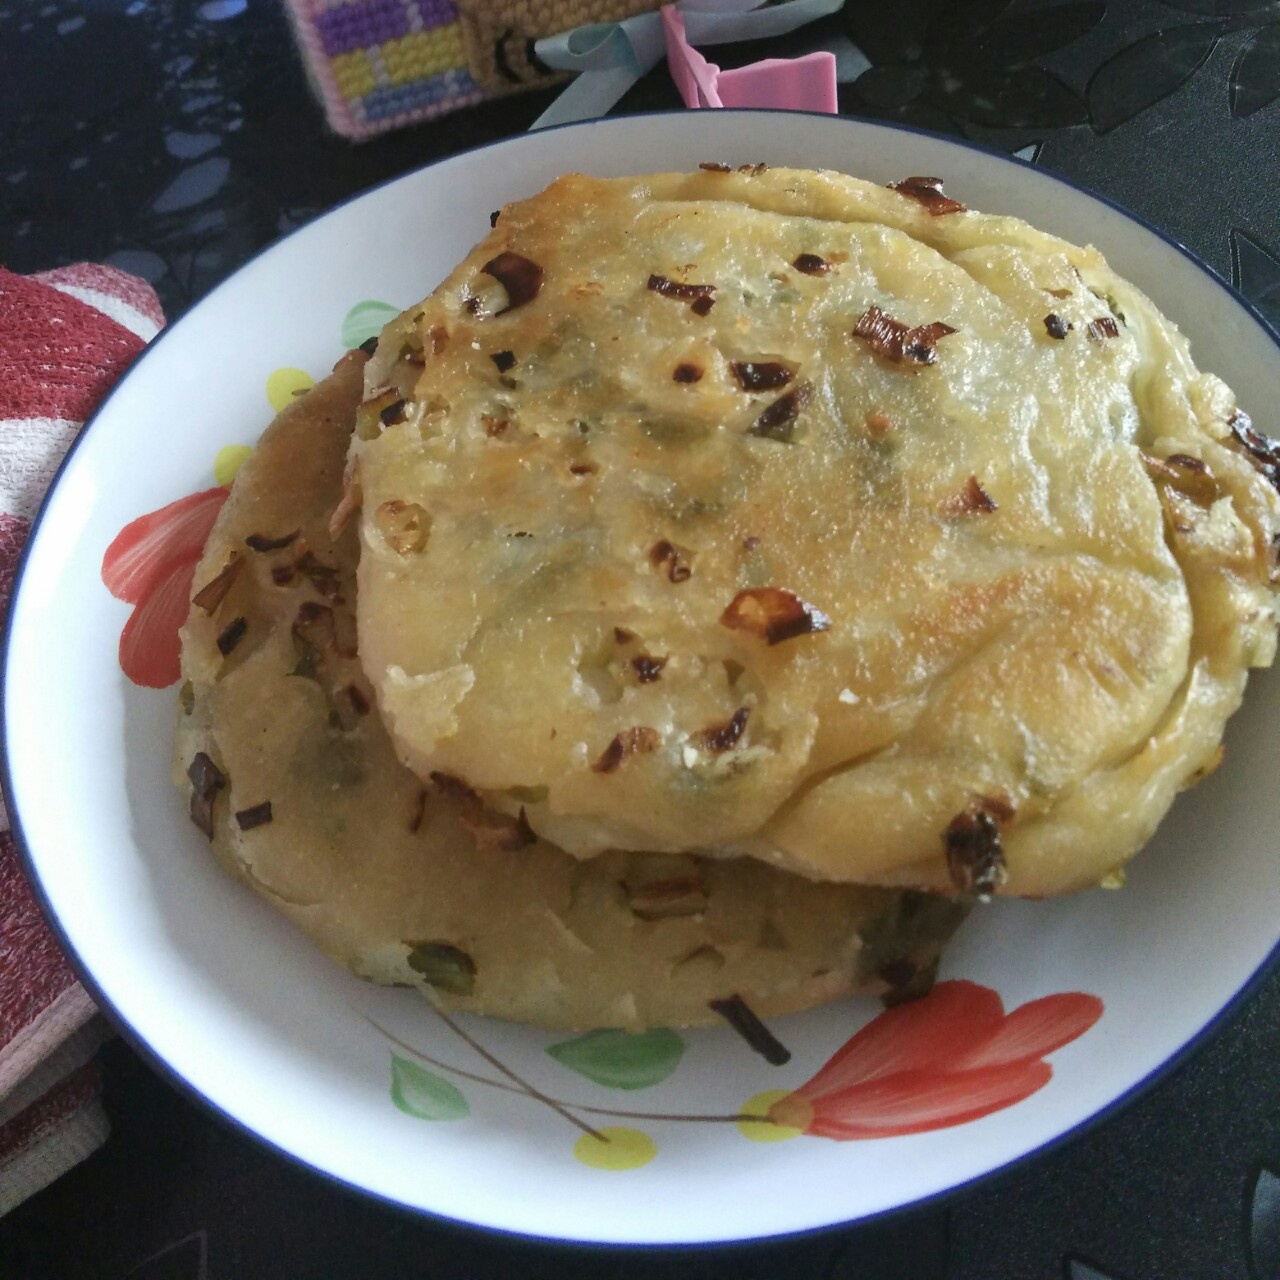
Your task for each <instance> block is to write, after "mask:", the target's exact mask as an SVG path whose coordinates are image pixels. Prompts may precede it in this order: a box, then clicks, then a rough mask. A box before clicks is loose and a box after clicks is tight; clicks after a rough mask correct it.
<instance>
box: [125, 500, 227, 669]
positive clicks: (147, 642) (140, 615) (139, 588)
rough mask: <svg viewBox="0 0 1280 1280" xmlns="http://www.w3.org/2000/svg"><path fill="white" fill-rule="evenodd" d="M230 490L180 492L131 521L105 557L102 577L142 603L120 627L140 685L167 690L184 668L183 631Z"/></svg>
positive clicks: (128, 660) (129, 665)
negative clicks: (207, 543)
mask: <svg viewBox="0 0 1280 1280" xmlns="http://www.w3.org/2000/svg"><path fill="white" fill-rule="evenodd" d="M229 492H230V491H229V490H227V489H221V488H219V489H206V490H205V491H204V492H203V493H195V494H192V495H191V497H189V498H179V499H178V501H177V502H171V503H169V505H168V506H167V507H161V508H160V510H159V511H152V512H151V513H150V514H148V515H145V516H139V517H138V519H136V520H134V521H132V522H131V523H129V524H127V525H125V527H124V528H123V529H121V530H120V532H119V534H117V535H116V539H115V541H114V542H112V544H111V545H110V546H109V547H108V548H107V551H106V554H105V555H104V556H103V557H102V581H103V583H104V584H105V585H106V588H107V590H108V591H110V592H111V594H112V595H113V596H115V597H116V598H117V599H119V600H124V601H127V602H128V603H129V604H132V605H136V606H137V607H136V608H135V609H134V611H133V613H132V615H131V616H130V618H129V621H128V622H127V623H125V628H124V630H123V631H122V632H121V633H120V667H121V670H123V671H124V673H125V675H126V676H128V677H129V679H130V680H132V681H133V683H134V684H141V685H146V686H147V688H149V689H163V688H164V687H165V686H166V685H171V684H173V683H174V681H176V680H177V678H178V675H179V673H180V666H179V660H178V659H179V653H180V646H179V641H178V630H179V628H180V627H181V626H182V624H183V623H184V622H186V620H187V610H188V608H189V606H190V601H191V583H192V580H193V579H194V577H195V573H196V565H197V564H198V563H199V561H200V556H201V554H202V553H203V552H204V544H205V541H206V540H207V538H208V537H209V530H210V529H212V528H213V522H214V520H215V519H216V518H217V515H218V512H219V511H220V510H221V509H222V504H223V503H224V502H226V500H227V494H228V493H229Z"/></svg>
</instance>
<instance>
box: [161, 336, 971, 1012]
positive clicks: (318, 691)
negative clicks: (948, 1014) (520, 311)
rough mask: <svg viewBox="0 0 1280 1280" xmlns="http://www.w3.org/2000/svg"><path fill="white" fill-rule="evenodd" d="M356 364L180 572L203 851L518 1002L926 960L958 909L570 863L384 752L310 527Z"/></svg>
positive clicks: (638, 858) (786, 997) (339, 555)
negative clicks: (191, 567)
mask: <svg viewBox="0 0 1280 1280" xmlns="http://www.w3.org/2000/svg"><path fill="white" fill-rule="evenodd" d="M362 365H363V357H362V356H361V355H359V353H352V355H351V356H349V357H347V359H346V360H344V361H343V362H342V363H340V364H339V366H338V367H337V369H336V370H335V373H334V376H333V377H332V378H330V379H327V380H326V381H325V382H322V383H320V384H319V385H318V386H317V387H316V388H315V389H314V390H312V391H311V392H310V393H309V394H308V395H307V396H305V397H303V398H302V399H301V400H300V401H298V402H297V403H296V404H294V405H293V406H291V407H290V408H288V409H287V410H286V411H285V412H284V413H283V414H282V415H281V416H280V418H279V419H277V421H276V422H275V424H274V425H273V426H272V427H271V428H270V429H269V430H268V431H267V433H266V434H265V435H264V437H263V439H262V441H261V442H260V444H259V445H258V447H257V449H256V451H255V453H254V455H253V456H252V457H251V458H250V460H249V461H248V462H247V463H246V464H245V465H244V467H243V468H242V469H241V471H240V474H239V475H238V477H237V479H236V483H235V487H234V490H233V492H232V495H231V497H230V499H229V500H228V502H227V504H226V506H225V507H224V508H223V511H222V513H221V515H220V517H219V520H218V523H217V525H216V526H215V528H214V531H213V534H212V536H211V538H210V540H209V544H208V547H207V548H206V552H205V556H204V560H203V562H202V563H201V565H200V568H199V570H198V572H197V576H196V586H197V588H209V584H211V583H212V584H216V585H215V586H214V587H213V588H212V589H210V590H209V591H207V592H204V593H202V594H199V595H198V598H199V599H200V600H201V602H202V604H203V605H204V606H205V607H201V605H196V606H194V607H193V609H192V611H191V617H190V619H189V621H188V624H187V626H186V628H185V630H184V633H183V635H184V644H183V676H184V681H185V683H184V686H183V693H182V709H181V711H180V714H179V723H178V732H177V747H176V755H175V777H176V779H177V781H178V782H179V785H180V786H181V787H182V788H183V790H184V792H186V793H188V794H190V793H192V791H193V781H194V782H195V787H194V790H195V791H197V792H199V793H200V794H201V795H204V796H205V797H206V798H207V800H208V802H209V803H208V804H207V805H206V806H205V808H204V810H203V812H202V811H201V805H200V800H199V797H198V796H197V798H196V801H195V811H194V812H195V816H196V817H197V818H198V819H199V820H200V821H202V822H207V823H208V824H209V826H210V829H211V831H212V840H213V849H214V852H215V854H216V855H217V857H218V859H219V860H220V862H221V863H222V864H223V865H224V866H225V867H226V868H227V869H228V870H230V871H231V872H232V873H233V874H235V875H236V876H237V877H238V878H239V879H241V880H243V881H244V882H245V883H246V884H248V885H249V886H251V887H252V888H253V889H254V890H256V891H257V892H258V893H260V894H261V895H263V897H265V898H266V899H267V901H269V902H270V903H271V904H272V905H273V906H275V907H276V908H278V909H279V910H280V911H282V912H283V913H284V914H285V915H287V916H289V917H290V918H291V919H292V920H293V921H295V922H296V923H297V925H298V926H299V927H300V928H301V929H302V930H303V931H304V932H305V933H306V934H308V935H309V936H310V937H311V938H312V939H313V940H314V941H316V942H317V943H318V944H319V945H320V946H321V947H323V948H324V950H325V951H327V952H328V953H329V954H330V955H331V956H333V957H334V958H335V959H337V960H338V961H340V962H341V963H342V964H344V965H346V966H348V967H349V968H351V969H352V970H354V971H355V972H356V973H357V974H359V975H361V976H363V977H366V978H370V979H372V980H374V981H377V982H382V983H405V984H410V985H415V986H419V987H422V988H427V989H429V990H430V991H431V992H432V993H433V994H434V995H435V997H436V998H438V999H439V1000H441V1001H442V1002H443V1003H445V1004H448V1005H449V1006H451V1007H454V1008H459V1009H467V1010H472V1011H475V1012H481V1013H489V1014H494V1015H498V1016H505V1017H512V1018H518V1019H523V1020H527V1021H531V1022H537V1023H545V1024H549V1025H555V1026H569V1027H596V1026H621V1027H627V1028H630V1029H637V1028H640V1027H643V1026H646V1025H686V1024H692V1023H699V1022H706V1021H711V1020H713V1019H714V1018H715V1017H716V1015H715V1014H714V1013H713V1012H712V1011H711V1009H710V1008H709V1007H708V1004H707V1002H708V1001H709V1000H712V999H725V998H728V997H730V996H732V995H734V994H738V995H741V996H742V997H743V998H745V1000H746V1001H747V1003H748V1004H749V1006H750V1007H751V1008H752V1009H754V1010H755V1012H757V1013H758V1014H761V1015H771V1014H777V1013H784V1012H788V1011H791V1010H795V1009H800V1008H804V1007H806V1006H809V1005H812V1004H815V1003H818V1002H820V1001H823V1000H827V999H832V998H834V997H837V996H840V995H843V994H846V993H848V992H851V991H855V990H860V991H886V990H889V989H891V988H893V987H895V986H904V985H905V986H906V987H908V988H910V987H911V986H912V984H913V983H915V982H919V981H920V980H921V979H924V980H926V981H927V977H928V974H929V971H930V967H931V965H932V964H933V963H934V962H935V960H936V956H937V952H938V947H939V945H940V944H941V942H942V941H943V940H944V939H945V938H946V937H947V936H948V935H949V933H950V932H951V930H952V929H953V928H954V927H955V925H956V924H957V923H958V921H959V919H960V918H961V917H962V916H963V914H964V910H963V907H957V906H956V905H955V904H953V903H950V902H947V901H943V900H935V899H929V898H925V897H923V896H922V895H917V894H902V893H897V892H893V891H889V890H867V889H860V888H856V887H852V886H827V885H819V884H815V883H813V882H811V881H808V880H805V879H802V878H801V877H798V876H794V875H790V874H787V873H783V872H780V871H776V870H774V869H771V868H769V867H766V866H764V865H762V864H759V863H755V862H752V861H750V860H739V861H736V862H707V861H705V860H699V859H694V858H690V857H670V856H646V855H640V854H626V853H615V854H610V855H608V856H606V857H603V858H600V859H597V860H595V861H593V862H591V863H585V864H584V863H581V862H579V861H578V860H576V859H574V858H571V857H569V856H568V855H566V854H564V853H562V852H560V851H559V850H557V849H554V848H552V847H551V846H550V845H548V844H546V843H544V842H542V841H539V840H536V839H535V838H534V837H533V835H532V833H531V832H529V831H528V829H527V828H526V827H523V826H522V825H521V824H520V823H519V822H518V821H514V820H512V819H509V818H504V817H503V816H501V815H497V814H492V813H486V812H484V811H482V810H481V809H480V806H479V805H478V803H477V802H476V801H475V800H474V798H473V797H470V796H468V794H467V793H466V791H465V789H463V788H459V787H457V786H456V785H451V784H450V783H449V781H448V780H447V779H446V780H444V784H443V789H442V788H441V787H440V786H437V785H427V786H424V785H423V784H422V783H421V782H420V781H419V780H418V778H417V777H415V776H414V775H413V774H412V773H410V772H409V770H408V769H406V768H405V767H404V766H403V765H401V764H400V763H399V761H398V760H397V759H396V757H395V753H394V751H393V750H392V747H391V744H390V742H389V740H388V738H387V735H386V733H385V731H384V730H383V728H382V726H381V724H380V722H379V720H378V716H377V713H376V709H374V708H373V707H372V702H373V699H372V691H371V690H370V688H369V685H368V683H367V681H366V680H365V679H364V677H363V675H362V673H361V671H360V666H359V662H358V660H357V659H356V658H355V657H354V655H353V653H352V651H351V647H350V640H351V637H352V636H353V635H354V618H353V616H352V610H353V608H354V603H355V602H354V591H355V581H354V568H355V557H356V553H357V546H358V543H357V538H356V534H355V529H354V525H352V526H351V527H349V528H348V530H347V531H346V532H345V533H343V534H341V536H339V537H338V539H337V540H336V541H333V540H331V538H330V536H329V533H328V522H329V517H330V513H331V512H332V511H333V510H334V508H335V507H336V506H337V505H338V502H339V499H340V498H341V494H342V471H343V464H344V458H345V454H346V449H347V443H348V439H349V436H350V432H351V424H352V422H353V421H354V418H355V410H356V405H357V403H358V400H359V396H360V385H361V369H362ZM246 540H251V542H248V541H246ZM251 543H252V544H256V546H257V547H258V548H261V549H254V545H251ZM228 565H234V566H238V567H233V568H231V569H230V570H228V569H227V566H228ZM219 586H221V587H225V588H226V591H225V594H223V595H222V596H221V598H220V599H218V598H217V597H218V595H219V590H218V587H219ZM237 637H238V638H237ZM219 638H221V639H222V644H223V648H227V649H228V652H226V653H225V654H224V653H223V652H222V650H221V649H220V648H219V644H218V641H219ZM198 758H200V762H199V763H197V765H196V766H195V769H194V771H193V772H194V774H195V778H194V779H193V778H192V777H191V775H190V774H189V773H188V770H189V769H192V765H193V761H197V759H198ZM205 760H207V765H206V764H205V763H204V761H205ZM210 769H212V770H214V771H215V772H213V773H211V772H210ZM219 780H221V785H219ZM267 805H269V813H268V811H267V810H266V809H265V808H264V806H267Z"/></svg>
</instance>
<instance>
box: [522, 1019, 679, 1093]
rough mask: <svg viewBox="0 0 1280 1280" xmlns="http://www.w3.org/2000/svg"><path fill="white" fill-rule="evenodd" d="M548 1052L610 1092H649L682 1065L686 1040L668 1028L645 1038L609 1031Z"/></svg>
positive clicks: (593, 1033) (590, 1033)
mask: <svg viewBox="0 0 1280 1280" xmlns="http://www.w3.org/2000/svg"><path fill="white" fill-rule="evenodd" d="M547 1052H548V1053H549V1054H550V1055H551V1056H552V1057H553V1058H554V1059H555V1060H556V1061H557V1062H558V1063H560V1065H561V1066H565V1067H568V1068H569V1070H570V1071H576V1072H577V1073H578V1074H579V1075H580V1076H586V1077H587V1079H588V1080H594V1081H595V1082H596V1084H601V1085H604V1087H605V1088H606V1089H647V1088H649V1086H650V1085H655V1084H658V1083H660V1082H661V1081H663V1080H665V1079H666V1078H667V1077H668V1076H669V1075H670V1074H671V1073H672V1072H673V1071H674V1070H675V1069H676V1067H677V1066H679V1065H680V1059H681V1058H682V1057H683V1056H684V1041H683V1040H681V1039H680V1037H679V1036H678V1035H676V1033H675V1032H674V1031H671V1030H669V1029H668V1028H666V1027H659V1028H656V1029H654V1030H653V1031H646V1032H644V1033H643V1034H642V1035H630V1034H629V1033H628V1032H626V1031H617V1030H612V1029H607V1030H603V1031H588V1032H587V1033H586V1034H585V1035H581V1036H575V1037H574V1039H572V1040H562V1041H561V1042H560V1043H559V1044H552V1045H548V1046H547Z"/></svg>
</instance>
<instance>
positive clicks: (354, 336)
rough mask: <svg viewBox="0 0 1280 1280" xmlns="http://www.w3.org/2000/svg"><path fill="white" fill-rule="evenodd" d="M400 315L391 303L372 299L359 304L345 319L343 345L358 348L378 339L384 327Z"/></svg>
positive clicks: (343, 323) (343, 322)
mask: <svg viewBox="0 0 1280 1280" xmlns="http://www.w3.org/2000/svg"><path fill="white" fill-rule="evenodd" d="M399 314H400V312H399V310H398V308H396V307H393V306H392V305H391V304H390V303H389V302H377V301H375V300H374V299H372V298H370V299H366V300H365V301H364V302H357V303H356V305H355V306H354V307H352V308H351V310H350V311H348V312H347V314H346V316H345V317H344V318H343V321H342V345H343V346H344V347H347V348H350V347H358V346H359V345H360V344H361V343H362V342H367V341H368V340H369V339H370V338H376V337H377V336H378V334H380V333H381V332H382V326H383V325H384V324H386V323H387V321H388V320H391V319H393V318H394V317H395V316H398V315H399Z"/></svg>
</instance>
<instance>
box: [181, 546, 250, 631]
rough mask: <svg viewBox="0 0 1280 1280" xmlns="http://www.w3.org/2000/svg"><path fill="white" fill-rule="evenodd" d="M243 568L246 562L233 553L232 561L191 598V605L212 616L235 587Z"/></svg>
mask: <svg viewBox="0 0 1280 1280" xmlns="http://www.w3.org/2000/svg"><path fill="white" fill-rule="evenodd" d="M243 568H244V560H243V559H242V558H241V557H240V556H238V555H236V554H235V553H234V552H233V553H232V556H231V559H230V560H228V561H227V563H226V564H225V565H223V566H222V568H221V569H220V570H219V571H218V573H217V574H216V575H215V576H214V577H213V578H211V579H210V580H209V581H208V582H206V583H205V584H204V586H203V587H201V588H200V590H199V591H197V592H196V593H195V595H193V596H192V597H191V603H192V604H193V605H195V607H196V608H197V609H203V610H204V612H205V613H207V614H209V615H211V616H212V614H214V613H215V612H216V611H217V608H218V606H219V605H220V604H221V603H222V602H223V601H224V600H225V599H226V598H227V592H228V591H230V590H231V588H232V586H234V585H235V580H236V579H237V578H238V577H239V576H240V570H241V569H243Z"/></svg>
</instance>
